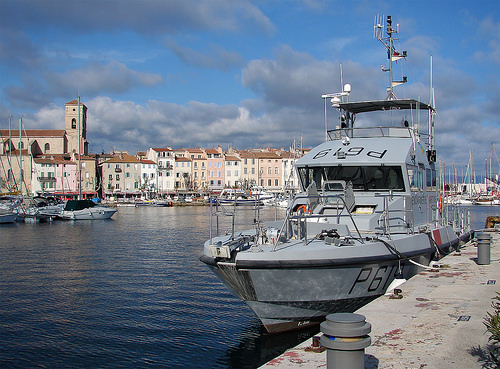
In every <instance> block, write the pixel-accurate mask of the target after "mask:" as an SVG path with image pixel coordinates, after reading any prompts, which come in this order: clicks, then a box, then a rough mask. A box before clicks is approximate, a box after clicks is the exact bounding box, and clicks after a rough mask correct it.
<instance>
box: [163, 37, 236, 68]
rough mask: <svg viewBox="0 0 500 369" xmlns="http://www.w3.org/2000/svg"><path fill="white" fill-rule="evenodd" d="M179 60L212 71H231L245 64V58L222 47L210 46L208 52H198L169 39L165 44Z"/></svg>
mask: <svg viewBox="0 0 500 369" xmlns="http://www.w3.org/2000/svg"><path fill="white" fill-rule="evenodd" d="M164 45H165V47H167V48H168V49H170V50H171V51H172V52H173V53H174V54H175V55H177V57H178V58H179V59H181V60H182V61H184V62H185V63H186V64H189V65H192V66H195V67H201V68H210V69H220V70H223V71H225V70H229V69H232V68H235V67H239V66H241V65H242V64H243V58H242V56H241V55H240V54H238V53H237V52H234V51H228V50H226V49H225V48H223V47H222V46H218V45H209V47H208V50H207V51H204V52H202V51H198V50H195V49H192V48H189V47H186V46H180V45H179V44H178V43H177V42H176V41H175V40H173V39H168V40H166V41H165V42H164Z"/></svg>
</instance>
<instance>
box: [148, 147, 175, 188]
mask: <svg viewBox="0 0 500 369" xmlns="http://www.w3.org/2000/svg"><path fill="white" fill-rule="evenodd" d="M146 158H147V159H148V160H152V161H154V162H155V163H156V164H157V165H158V167H157V168H158V173H157V177H158V178H157V183H158V186H157V191H158V193H159V194H160V195H161V196H164V195H166V194H169V193H171V192H173V191H174V186H175V177H174V163H175V155H174V152H173V150H172V148H170V147H167V148H153V147H151V148H149V149H148V150H147V151H146Z"/></svg>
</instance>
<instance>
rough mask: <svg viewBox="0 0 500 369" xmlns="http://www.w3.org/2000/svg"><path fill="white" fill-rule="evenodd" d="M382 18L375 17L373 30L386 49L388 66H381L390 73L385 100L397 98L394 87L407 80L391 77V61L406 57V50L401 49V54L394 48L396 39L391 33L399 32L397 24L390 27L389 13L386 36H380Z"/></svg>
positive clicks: (405, 78)
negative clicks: (396, 79) (395, 79)
mask: <svg viewBox="0 0 500 369" xmlns="http://www.w3.org/2000/svg"><path fill="white" fill-rule="evenodd" d="M381 21H382V19H379V18H378V17H376V19H375V26H374V28H375V32H376V34H377V39H378V40H379V41H380V42H382V44H384V46H385V47H386V49H387V59H389V68H385V67H382V71H384V72H389V74H390V83H389V87H387V100H397V96H396V95H395V94H394V87H396V86H399V85H401V84H403V83H406V82H407V77H406V76H405V77H403V80H401V81H394V77H393V66H392V63H393V62H395V61H398V60H399V59H403V58H406V51H403V53H402V54H400V53H399V52H397V51H396V49H395V48H394V41H395V40H398V39H397V38H394V37H393V34H395V33H399V24H398V25H397V26H396V29H394V28H393V27H392V18H391V16H390V15H388V16H387V26H386V30H385V32H386V34H387V37H382V30H383V28H384V26H383V25H382V24H381Z"/></svg>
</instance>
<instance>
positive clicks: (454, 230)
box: [200, 17, 473, 333]
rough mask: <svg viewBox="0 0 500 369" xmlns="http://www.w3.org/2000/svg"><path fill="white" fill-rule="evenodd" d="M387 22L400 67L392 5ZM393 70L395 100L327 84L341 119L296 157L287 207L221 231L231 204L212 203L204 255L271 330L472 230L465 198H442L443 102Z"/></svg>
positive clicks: (351, 294)
mask: <svg viewBox="0 0 500 369" xmlns="http://www.w3.org/2000/svg"><path fill="white" fill-rule="evenodd" d="M379 27H381V26H379ZM382 28H383V27H382ZM386 29H387V31H386V32H387V35H388V37H384V38H383V37H381V36H379V40H381V41H382V42H383V43H384V45H385V46H386V47H387V49H388V55H389V59H390V68H392V63H393V62H394V61H395V60H397V57H399V56H404V57H406V53H402V54H400V53H397V52H396V51H395V49H394V46H393V33H394V32H395V30H394V28H393V27H392V26H391V19H390V17H388V18H387V28H386ZM390 82H391V83H390V85H391V87H390V88H388V91H389V96H388V98H387V99H386V100H372V101H359V102H349V101H344V100H346V99H347V97H348V96H349V94H350V92H351V87H350V86H349V85H348V84H347V85H345V86H344V88H343V91H342V92H340V93H332V94H325V95H323V96H322V98H324V99H327V100H329V101H331V104H332V107H333V108H334V109H335V110H336V111H338V113H339V115H338V119H339V120H338V126H337V127H336V128H335V129H333V130H330V131H327V139H326V141H325V142H323V143H321V144H320V145H319V146H317V147H315V148H314V149H312V150H311V151H310V152H309V153H307V154H306V155H305V156H303V157H302V158H301V159H299V160H298V161H297V162H296V163H295V167H296V170H297V172H298V178H299V179H300V188H301V191H300V192H299V193H297V194H296V195H295V196H294V197H293V199H292V201H291V204H290V205H289V207H288V208H287V210H286V213H285V215H284V217H283V219H280V220H277V221H266V222H264V221H261V220H259V219H255V220H254V222H253V224H251V225H249V226H248V229H246V230H239V229H236V227H235V225H234V224H235V223H237V222H235V221H234V220H233V221H232V227H231V229H230V230H228V231H226V232H222V233H220V232H219V231H218V230H217V229H214V227H215V225H218V224H219V222H218V219H217V218H218V217H219V215H220V214H221V211H215V207H216V206H215V205H216V204H212V205H211V213H210V214H211V222H210V237H209V239H208V240H207V241H206V242H205V243H204V248H203V255H202V256H201V257H200V260H201V261H202V262H204V263H205V264H206V265H208V267H209V268H210V269H211V270H212V271H213V272H214V273H215V274H216V275H217V276H218V277H219V278H220V280H221V281H222V282H223V283H224V284H225V285H226V286H227V287H228V288H229V290H231V291H232V292H233V293H234V294H235V295H236V296H238V297H239V298H241V299H242V300H243V301H245V302H246V303H247V304H248V306H249V307H250V308H251V309H252V310H253V312H254V313H255V314H256V315H257V316H258V318H259V319H260V320H261V322H262V324H263V325H264V326H265V328H266V329H267V331H268V332H270V333H277V332H283V331H288V330H295V329H300V328H304V327H308V326H311V325H315V324H319V323H320V322H322V321H324V319H325V317H326V316H327V315H328V314H331V313H336V312H354V311H356V310H357V309H359V308H361V307H362V306H364V305H365V304H368V303H369V302H371V301H373V300H375V299H376V298H378V297H379V296H382V295H384V294H385V293H386V292H387V291H390V290H391V289H393V288H394V287H393V286H394V283H395V282H398V283H399V281H401V280H407V279H409V278H411V277H412V276H414V275H415V274H417V273H418V272H420V271H422V270H424V269H425V268H430V264H431V261H432V260H433V259H435V258H439V257H440V256H442V255H443V254H445V253H448V252H451V251H453V250H454V249H456V248H457V247H458V246H459V245H460V244H461V242H465V241H467V240H469V239H470V237H471V236H472V234H473V231H472V230H471V229H470V226H469V221H468V219H469V217H468V214H467V212H468V209H467V208H465V209H464V208H458V207H453V206H445V207H443V206H442V202H441V203H440V196H439V184H438V182H437V180H438V178H440V177H439V176H438V173H437V168H436V150H435V147H434V116H435V114H436V111H435V109H434V107H433V106H432V105H431V104H426V103H423V102H420V101H417V100H413V99H402V100H400V99H397V98H396V96H395V95H394V93H393V90H392V87H393V86H395V85H396V84H395V83H394V82H395V81H393V80H392V73H391V81H390ZM325 101H326V100H325ZM325 106H326V103H325ZM382 114H385V116H381V115H382ZM358 116H362V117H363V118H362V120H361V119H360V120H361V121H362V122H363V124H360V126H359V127H358V125H357V124H356V120H357V118H358ZM370 117H375V118H374V119H373V118H370ZM372 122H375V124H373V123H372ZM380 122H382V123H380ZM325 124H326V122H325ZM223 215H224V216H227V215H231V216H236V212H233V213H231V210H230V209H228V210H227V211H225V212H224V214H223Z"/></svg>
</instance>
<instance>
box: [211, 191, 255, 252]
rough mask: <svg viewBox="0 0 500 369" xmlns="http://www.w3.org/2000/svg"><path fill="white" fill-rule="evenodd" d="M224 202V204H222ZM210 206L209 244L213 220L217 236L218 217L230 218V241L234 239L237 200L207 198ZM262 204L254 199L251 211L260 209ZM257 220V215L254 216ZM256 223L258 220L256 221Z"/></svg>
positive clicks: (212, 234) (215, 197)
mask: <svg viewBox="0 0 500 369" xmlns="http://www.w3.org/2000/svg"><path fill="white" fill-rule="evenodd" d="M222 201H224V203H222ZM209 204H210V242H212V239H213V237H214V233H213V228H214V224H213V223H214V218H215V227H216V231H215V235H219V231H220V230H219V216H225V217H232V219H231V240H233V239H234V232H235V218H236V217H235V214H236V205H237V204H238V199H230V200H228V199H221V198H219V197H217V196H211V197H210V198H209ZM261 204H262V202H261V201H260V200H259V199H258V198H255V203H254V206H253V208H252V209H256V210H258V209H259V208H260V207H261ZM256 219H258V214H257V216H256ZM256 222H258V220H256Z"/></svg>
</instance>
